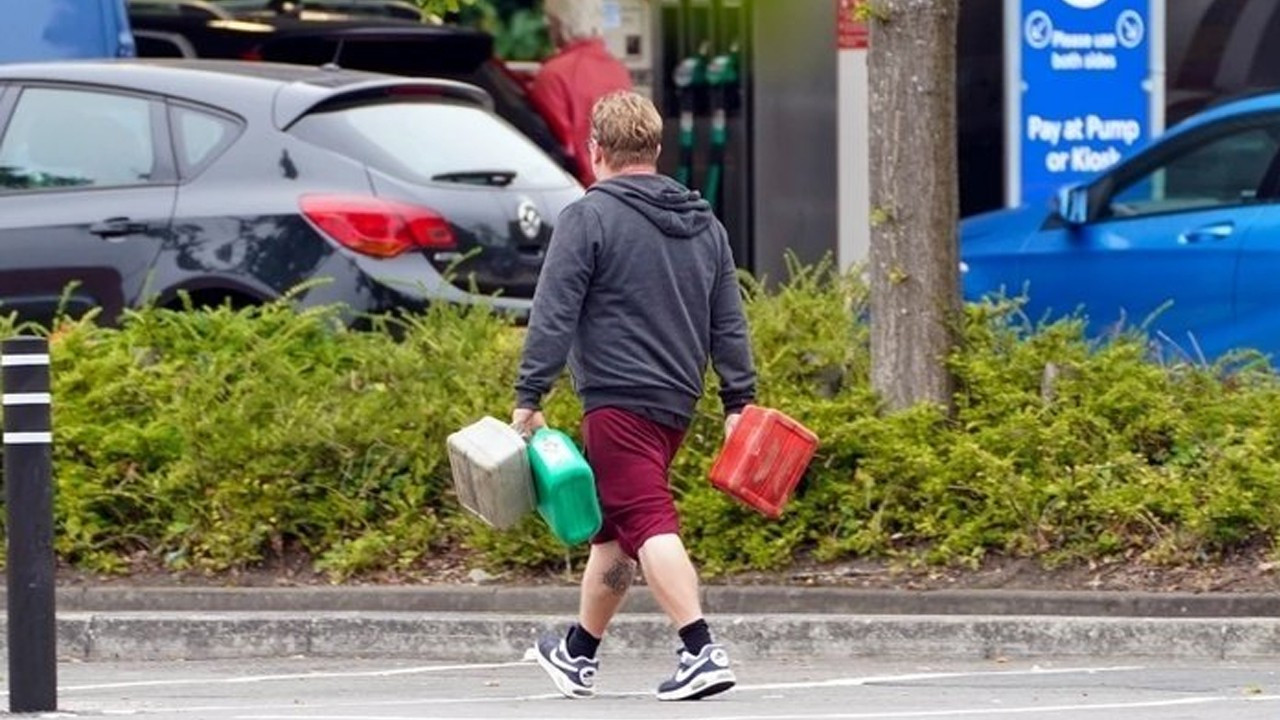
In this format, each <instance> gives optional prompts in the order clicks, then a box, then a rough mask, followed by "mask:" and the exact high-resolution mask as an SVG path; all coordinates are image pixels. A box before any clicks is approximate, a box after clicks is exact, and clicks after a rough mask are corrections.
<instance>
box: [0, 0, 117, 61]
mask: <svg viewBox="0 0 1280 720" xmlns="http://www.w3.org/2000/svg"><path fill="white" fill-rule="evenodd" d="M0 16H2V19H0V63H9V62H33V61H37V60H65V59H72V58H109V57H132V56H134V55H135V54H136V52H135V47H134V40H133V33H132V32H130V30H129V14H128V11H127V10H126V8H125V0H14V1H13V2H8V3H4V9H3V10H0Z"/></svg>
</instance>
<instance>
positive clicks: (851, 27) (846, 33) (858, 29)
mask: <svg viewBox="0 0 1280 720" xmlns="http://www.w3.org/2000/svg"><path fill="white" fill-rule="evenodd" d="M860 4H862V0H837V1H836V14H837V20H836V28H837V30H836V33H837V35H836V44H837V46H838V47H839V48H840V49H841V50H864V49H866V47H867V40H868V33H867V24H866V23H864V22H859V21H858V20H855V19H854V17H853V15H854V12H855V11H856V10H857V9H858V5H860Z"/></svg>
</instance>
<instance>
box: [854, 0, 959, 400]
mask: <svg viewBox="0 0 1280 720" xmlns="http://www.w3.org/2000/svg"><path fill="white" fill-rule="evenodd" d="M868 3H869V5H870V8H869V9H870V13H871V22H870V24H871V50H870V56H869V59H868V64H869V75H870V82H871V208H872V210H871V216H872V217H871V225H872V227H871V257H870V274H871V383H872V387H873V388H874V389H875V390H876V391H877V392H878V393H879V395H880V397H881V399H882V400H883V402H884V403H885V406H886V408H887V409H888V410H891V411H892V410H900V409H903V408H907V407H910V406H912V405H915V404H917V403H920V402H929V403H934V404H938V405H941V406H943V407H946V408H950V407H951V403H952V394H953V391H954V387H955V381H954V379H953V377H952V376H951V373H950V372H949V371H948V370H947V367H946V357H947V354H948V353H949V352H951V350H952V348H953V347H954V346H955V344H956V342H957V341H958V338H957V335H956V327H957V323H956V321H957V319H958V313H959V311H960V308H961V303H960V289H959V284H960V283H959V266H958V263H959V257H958V255H959V250H958V247H957V245H958V242H957V238H956V234H957V230H956V224H957V222H958V220H959V212H958V208H959V199H958V195H959V193H958V190H957V177H956V119H955V118H956V98H955V85H956V25H957V18H958V16H959V3H960V0H868Z"/></svg>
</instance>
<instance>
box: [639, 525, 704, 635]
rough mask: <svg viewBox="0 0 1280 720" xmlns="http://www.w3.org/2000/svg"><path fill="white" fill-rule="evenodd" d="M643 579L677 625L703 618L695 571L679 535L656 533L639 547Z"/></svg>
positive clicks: (683, 625) (678, 626)
mask: <svg viewBox="0 0 1280 720" xmlns="http://www.w3.org/2000/svg"><path fill="white" fill-rule="evenodd" d="M640 567H641V568H643V569H644V580H645V582H646V583H647V584H648V585H649V589H650V590H651V591H653V596H654V598H655V599H656V600H657V601H658V605H659V606H660V607H661V608H662V609H663V611H664V612H666V613H667V617H669V618H671V622H672V623H674V624H675V626H676V628H677V629H678V628H683V627H686V626H687V625H689V623H692V622H695V621H697V620H700V619H701V618H702V600H701V598H699V597H698V571H697V570H695V569H694V567H693V561H691V560H690V559H689V553H688V551H686V550H685V548H684V543H683V542H681V540H680V536H679V535H672V534H668V535H655V536H653V537H651V538H649V539H648V540H647V541H645V544H644V545H643V546H642V547H641V548H640Z"/></svg>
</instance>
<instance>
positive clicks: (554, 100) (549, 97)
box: [529, 0, 631, 185]
mask: <svg viewBox="0 0 1280 720" xmlns="http://www.w3.org/2000/svg"><path fill="white" fill-rule="evenodd" d="M543 10H544V12H545V13H546V16H547V21H548V23H549V25H550V28H549V29H550V31H551V40H552V42H554V43H555V45H556V47H557V48H558V52H557V53H556V54H555V55H554V56H553V57H551V59H549V60H547V61H546V63H544V64H543V66H542V70H541V71H539V72H538V76H537V77H536V78H535V79H534V81H533V86H532V88H531V89H530V91H529V99H530V101H532V103H533V105H534V107H535V108H537V110H538V112H539V113H541V114H542V116H543V118H545V119H546V121H547V124H548V125H549V126H550V127H551V132H553V133H554V134H555V136H556V139H557V140H559V141H560V144H561V145H563V146H564V148H565V152H566V153H567V154H568V155H569V157H570V159H571V160H572V161H573V164H574V167H575V168H577V172H576V173H575V175H576V176H577V178H578V180H579V181H580V182H581V183H582V184H583V185H591V184H592V183H594V182H595V179H596V178H595V173H594V172H593V171H592V169H591V153H590V151H588V150H587V137H588V135H589V134H590V132H591V110H592V108H594V107H595V104H596V101H597V100H599V99H600V98H602V97H604V96H605V95H608V94H609V93H612V92H615V91H618V90H630V89H631V73H630V72H629V71H628V70H627V67H626V66H625V65H623V64H622V63H621V62H620V61H619V60H618V59H617V58H615V57H614V56H613V55H611V54H610V53H609V50H608V49H607V48H606V47H605V45H604V38H603V37H601V34H600V33H601V25H602V21H603V16H604V11H603V9H602V7H601V2H600V0H546V4H545V6H544V8H543Z"/></svg>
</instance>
